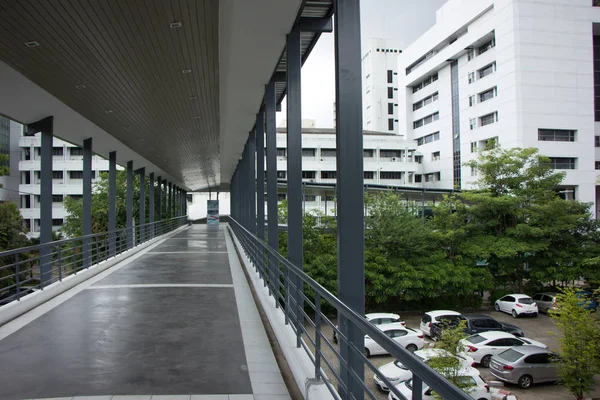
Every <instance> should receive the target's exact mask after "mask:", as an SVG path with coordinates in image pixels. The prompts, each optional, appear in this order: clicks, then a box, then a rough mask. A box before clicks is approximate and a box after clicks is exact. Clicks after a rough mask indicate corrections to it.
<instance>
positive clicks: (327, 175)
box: [321, 171, 337, 179]
mask: <svg viewBox="0 0 600 400" xmlns="http://www.w3.org/2000/svg"><path fill="white" fill-rule="evenodd" d="M336 177H337V171H321V179H335V178H336Z"/></svg>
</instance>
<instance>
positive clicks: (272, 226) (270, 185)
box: [265, 81, 279, 305]
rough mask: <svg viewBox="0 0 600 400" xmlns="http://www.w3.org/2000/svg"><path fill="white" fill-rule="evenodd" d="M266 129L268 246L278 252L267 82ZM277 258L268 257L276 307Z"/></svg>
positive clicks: (273, 149) (270, 100)
mask: <svg viewBox="0 0 600 400" xmlns="http://www.w3.org/2000/svg"><path fill="white" fill-rule="evenodd" d="M265 99H266V113H265V114H266V129H267V218H268V228H267V235H268V244H269V246H270V247H271V248H273V250H275V251H279V238H278V232H277V227H278V222H277V132H276V130H275V83H274V82H273V81H271V82H269V84H268V85H267V89H266V93H265ZM278 268H279V267H278V263H277V258H275V257H274V256H272V255H271V256H270V257H269V271H270V272H271V288H272V290H273V294H274V296H275V303H276V305H277V304H279V299H278V298H277V292H278V290H279V273H278Z"/></svg>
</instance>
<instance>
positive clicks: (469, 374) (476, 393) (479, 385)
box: [388, 367, 492, 400]
mask: <svg viewBox="0 0 600 400" xmlns="http://www.w3.org/2000/svg"><path fill="white" fill-rule="evenodd" d="M459 374H460V375H459V377H460V378H461V380H462V382H463V383H465V384H467V385H469V386H470V387H469V389H465V391H466V392H467V394H468V395H469V396H471V398H473V399H476V400H491V398H492V395H491V393H490V387H489V385H488V384H487V383H485V381H484V380H483V378H482V377H481V376H479V371H477V369H475V368H472V367H469V368H468V369H464V370H462V371H461V372H460V373H459ZM396 388H397V389H398V391H399V392H400V393H401V394H402V395H403V396H404V397H405V398H407V399H412V379H409V380H407V381H406V382H403V383H400V384H399V385H396ZM435 398H436V397H435V394H434V392H433V390H432V389H431V388H430V387H429V386H428V385H427V384H426V383H423V400H430V399H435ZM388 400H398V397H397V396H396V395H394V393H393V392H390V394H389V395H388Z"/></svg>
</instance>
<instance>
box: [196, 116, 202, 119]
mask: <svg viewBox="0 0 600 400" xmlns="http://www.w3.org/2000/svg"><path fill="white" fill-rule="evenodd" d="M200 118H202V116H201V115H196V116H195V117H194V119H200Z"/></svg>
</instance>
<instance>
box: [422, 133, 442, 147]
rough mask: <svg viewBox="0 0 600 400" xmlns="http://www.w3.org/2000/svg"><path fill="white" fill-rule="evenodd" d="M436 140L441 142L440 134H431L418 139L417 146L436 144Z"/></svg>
mask: <svg viewBox="0 0 600 400" xmlns="http://www.w3.org/2000/svg"><path fill="white" fill-rule="evenodd" d="M436 140H440V133H439V132H434V133H430V134H429V135H426V136H423V137H420V138H418V139H417V146H422V145H424V144H427V143H431V142H435V141H436Z"/></svg>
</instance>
